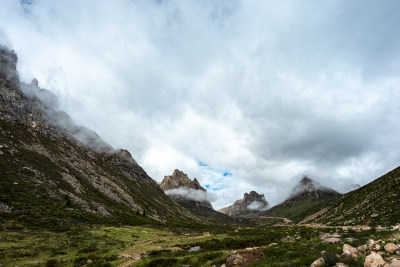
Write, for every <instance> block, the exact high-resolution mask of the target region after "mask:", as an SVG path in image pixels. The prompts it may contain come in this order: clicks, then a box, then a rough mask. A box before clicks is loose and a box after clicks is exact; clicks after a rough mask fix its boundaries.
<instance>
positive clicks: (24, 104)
mask: <svg viewBox="0 0 400 267" xmlns="http://www.w3.org/2000/svg"><path fill="white" fill-rule="evenodd" d="M16 64H17V56H16V55H15V53H13V52H12V51H10V50H8V49H6V48H5V47H1V46H0V214H1V216H0V218H1V219H2V220H7V219H14V220H18V221H21V222H24V223H28V224H31V225H37V226H41V227H43V226H44V225H53V224H63V223H65V222H66V221H70V220H79V221H91V222H100V223H104V222H110V223H133V224H136V223H146V222H161V223H163V222H170V223H173V222H177V223H184V222H196V221H200V220H199V219H198V218H197V217H196V216H195V215H193V214H192V213H190V212H189V211H187V210H185V209H182V207H180V206H179V205H177V204H176V203H175V202H173V201H171V199H170V198H169V197H168V196H166V195H165V194H164V193H163V191H162V190H161V188H160V187H159V186H158V185H157V183H156V182H155V181H154V180H153V179H151V178H150V177H149V176H148V175H147V174H146V172H145V171H144V170H143V169H142V168H141V167H140V166H139V165H138V164H137V163H136V161H135V160H134V159H133V158H132V156H131V154H130V153H129V152H128V151H126V150H115V149H113V148H112V147H111V146H109V145H108V144H106V143H105V142H104V141H102V140H101V138H100V137H98V136H97V135H96V134H95V133H94V132H92V131H90V130H88V129H86V128H84V127H79V126H76V125H75V124H74V123H73V122H72V121H71V119H70V118H69V117H68V115H67V114H65V113H64V112H62V111H60V110H58V108H57V106H56V104H55V101H56V99H55V96H54V95H52V94H51V93H49V92H48V91H46V90H42V89H40V88H39V87H38V86H37V81H33V82H32V84H30V85H28V84H23V83H20V82H19V78H18V73H17V70H16ZM83 142H84V143H85V144H84V143H83ZM143 213H145V214H146V216H144V215H142V214H143Z"/></svg>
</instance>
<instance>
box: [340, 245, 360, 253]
mask: <svg viewBox="0 0 400 267" xmlns="http://www.w3.org/2000/svg"><path fill="white" fill-rule="evenodd" d="M346 252H349V253H350V254H353V253H357V249H356V248H354V247H352V246H350V245H347V244H344V245H343V253H346Z"/></svg>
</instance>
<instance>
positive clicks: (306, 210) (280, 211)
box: [263, 198, 329, 223]
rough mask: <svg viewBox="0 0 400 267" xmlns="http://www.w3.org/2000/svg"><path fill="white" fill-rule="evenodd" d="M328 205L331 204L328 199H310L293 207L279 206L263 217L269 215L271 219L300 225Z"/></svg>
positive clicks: (265, 213)
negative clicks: (288, 220) (299, 223)
mask: <svg viewBox="0 0 400 267" xmlns="http://www.w3.org/2000/svg"><path fill="white" fill-rule="evenodd" d="M327 203H329V200H326V199H325V200H321V199H317V198H308V199H306V200H303V201H301V202H299V203H295V204H293V205H284V204H280V205H277V206H275V207H272V208H271V209H269V210H268V211H266V212H264V213H263V215H268V216H271V217H284V218H288V219H290V220H292V221H293V222H295V223H298V222H300V221H301V220H303V219H304V218H306V217H307V216H309V215H311V214H314V213H315V212H317V211H319V210H321V209H322V208H324V207H325V205H326V204H327Z"/></svg>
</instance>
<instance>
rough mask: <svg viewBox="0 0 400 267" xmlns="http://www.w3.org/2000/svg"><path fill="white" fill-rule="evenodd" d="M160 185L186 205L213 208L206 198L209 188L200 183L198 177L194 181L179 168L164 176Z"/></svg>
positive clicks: (173, 197) (177, 200)
mask: <svg viewBox="0 0 400 267" xmlns="http://www.w3.org/2000/svg"><path fill="white" fill-rule="evenodd" d="M159 185H160V187H161V189H162V190H164V192H165V193H166V194H167V195H169V197H170V198H172V199H173V200H174V201H176V202H178V203H179V204H181V205H182V206H184V207H187V206H188V205H189V204H190V206H196V207H201V206H202V207H206V208H209V209H213V207H212V205H211V203H210V202H209V201H208V200H207V199H206V198H207V195H206V192H207V190H206V189H205V188H204V187H202V186H201V185H200V183H199V181H198V180H197V179H196V178H194V179H193V181H192V180H190V179H189V177H188V176H187V174H186V173H184V172H182V171H180V170H178V169H176V170H175V171H174V172H173V174H172V175H166V176H164V179H163V180H162V182H161V183H160V184H159ZM189 202H190V203H189ZM187 208H189V207H187Z"/></svg>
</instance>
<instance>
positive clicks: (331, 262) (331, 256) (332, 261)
mask: <svg viewBox="0 0 400 267" xmlns="http://www.w3.org/2000/svg"><path fill="white" fill-rule="evenodd" d="M322 258H323V259H324V261H325V266H327V267H328V266H329V267H330V266H335V265H336V263H337V261H338V258H337V256H336V253H335V252H334V251H332V250H329V251H327V252H325V253H324V255H323V256H322Z"/></svg>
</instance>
